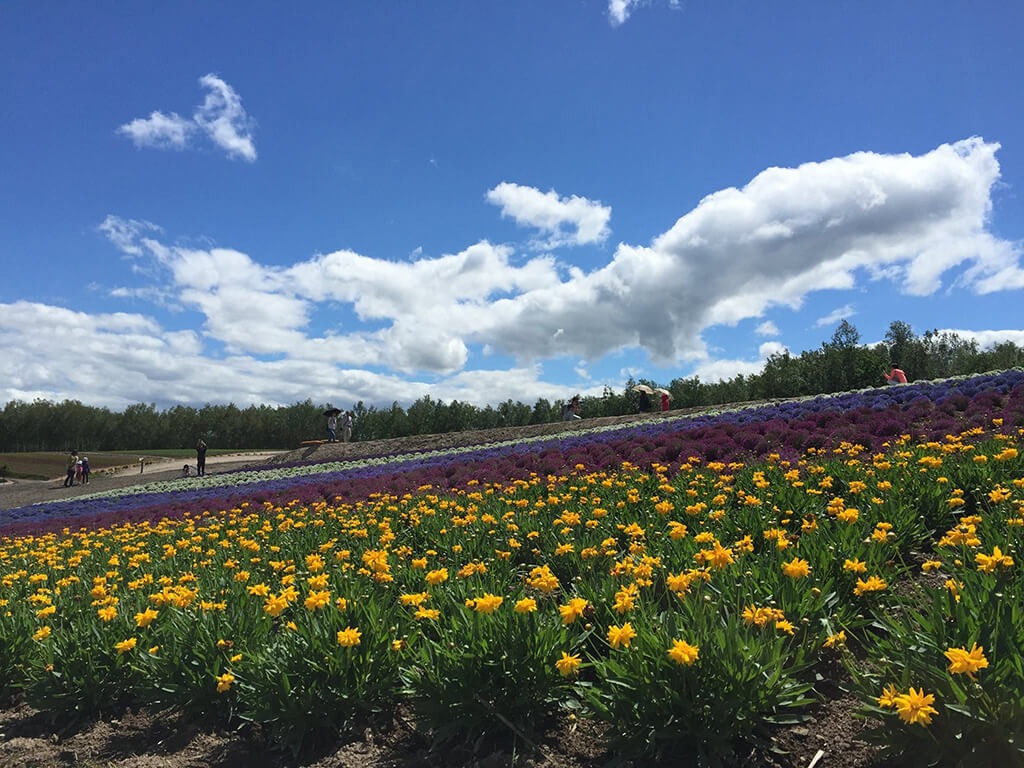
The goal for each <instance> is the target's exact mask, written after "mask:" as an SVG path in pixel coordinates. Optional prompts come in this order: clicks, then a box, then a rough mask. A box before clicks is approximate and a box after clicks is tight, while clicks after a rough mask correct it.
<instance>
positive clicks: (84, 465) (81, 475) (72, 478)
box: [64, 451, 90, 488]
mask: <svg viewBox="0 0 1024 768" xmlns="http://www.w3.org/2000/svg"><path fill="white" fill-rule="evenodd" d="M89 471H90V470H89V457H88V456H81V457H79V455H78V451H71V453H69V454H68V464H67V475H66V476H65V477H64V487H65V488H70V487H71V486H73V485H75V484H76V483H77V484H78V485H88V484H89Z"/></svg>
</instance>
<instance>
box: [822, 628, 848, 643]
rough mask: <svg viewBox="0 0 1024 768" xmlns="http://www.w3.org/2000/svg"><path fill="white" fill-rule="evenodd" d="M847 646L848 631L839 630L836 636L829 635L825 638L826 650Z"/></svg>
mask: <svg viewBox="0 0 1024 768" xmlns="http://www.w3.org/2000/svg"><path fill="white" fill-rule="evenodd" d="M844 645H846V631H845V630H842V629H841V630H839V631H838V632H836V633H835V634H834V635H829V636H828V637H826V638H825V647H826V648H839V647H841V646H844Z"/></svg>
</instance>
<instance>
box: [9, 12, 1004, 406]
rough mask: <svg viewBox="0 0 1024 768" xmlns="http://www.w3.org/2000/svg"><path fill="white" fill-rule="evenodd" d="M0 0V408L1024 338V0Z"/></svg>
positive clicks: (387, 387)
mask: <svg viewBox="0 0 1024 768" xmlns="http://www.w3.org/2000/svg"><path fill="white" fill-rule="evenodd" d="M3 18H4V21H5V22H6V23H5V24H4V25H3V26H2V27H0V44H2V45H3V46H4V49H5V51H7V52H8V55H7V56H6V57H5V59H4V60H3V61H2V62H0V77H3V80H4V82H6V83H7V84H8V92H9V93H10V94H11V98H10V101H9V103H8V106H7V108H6V109H5V110H3V111H2V112H0V126H2V130H3V136H4V139H5V141H4V142H0V168H3V169H4V172H3V173H2V174H0V199H2V200H3V205H0V274H2V275H3V280H2V282H0V346H2V348H3V349H4V354H3V356H2V359H0V404H6V403H8V402H12V401H21V402H32V401H34V400H36V399H43V400H48V401H51V402H62V401H65V400H77V401H79V402H82V403H83V404H86V405H90V406H96V407H106V408H109V409H111V410H114V411H121V410H123V409H124V408H126V407H128V406H130V405H134V404H139V403H143V404H145V403H152V404H154V405H159V406H160V407H161V408H162V409H165V408H171V407H174V406H175V405H191V406H193V407H199V406H200V405H201V404H205V403H211V404H228V403H231V404H235V405H237V406H239V407H246V406H248V405H253V404H257V405H258V404H267V405H273V406H278V405H290V404H295V403H301V402H304V401H306V400H307V399H308V400H311V401H313V402H316V403H320V404H325V403H329V402H330V403H335V404H337V403H356V402H360V401H362V402H364V403H366V404H367V405H374V406H376V407H378V408H381V407H388V406H389V405H390V404H391V403H392V402H398V403H401V404H409V403H412V402H415V401H417V400H419V399H420V398H422V397H423V396H425V395H429V396H430V397H431V398H433V399H435V400H439V401H443V402H453V401H455V400H458V401H459V402H464V403H470V404H473V405H476V406H478V407H484V406H485V405H487V404H492V405H493V404H497V403H501V402H504V401H507V400H513V401H515V402H523V403H532V402H536V400H537V399H539V398H544V399H547V400H549V401H552V402H553V401H555V400H559V399H566V398H568V397H571V396H572V395H574V394H576V393H579V394H581V395H584V396H586V395H591V396H599V395H600V393H601V392H602V391H603V389H604V388H605V387H610V388H612V389H613V390H622V389H624V388H625V385H626V382H627V381H628V380H629V379H630V378H631V377H632V378H634V379H637V380H640V379H646V380H651V381H657V382H662V383H665V382H670V381H672V380H674V379H680V378H681V379H688V378H692V377H694V376H697V377H698V378H699V379H700V380H701V381H705V382H714V381H719V380H728V379H730V378H732V377H734V376H736V375H737V374H741V373H742V374H744V375H750V374H753V373H757V372H758V371H760V370H761V369H762V368H763V366H764V363H765V361H766V360H767V359H768V358H769V357H770V356H771V355H772V354H774V353H779V352H782V351H789V352H790V353H791V354H793V355H795V356H798V355H799V354H800V353H801V352H802V351H806V350H810V349H813V348H815V347H817V346H818V345H819V344H820V343H821V342H822V341H827V340H828V339H829V338H830V336H831V334H832V333H833V332H834V330H835V329H836V327H837V326H838V324H839V323H840V322H841V321H842V320H844V319H845V320H848V321H849V322H851V323H853V324H854V325H855V326H856V327H857V329H858V331H859V332H860V335H861V339H862V341H863V342H864V343H877V342H878V341H879V340H881V339H882V338H883V337H884V335H885V332H886V330H887V328H888V325H889V323H891V322H893V321H896V320H899V321H903V322H906V323H908V324H910V325H911V326H912V327H913V329H914V330H915V332H917V333H918V334H919V335H922V334H923V333H924V332H925V331H926V330H936V331H939V332H945V331H949V332H953V333H957V334H958V335H960V336H962V337H964V338H971V339H975V340H977V341H978V343H979V344H980V345H981V346H982V347H990V346H992V345H994V344H997V343H999V342H1001V341H1012V342H1014V343H1015V344H1017V345H1018V346H1024V315H1022V313H1021V311H1020V305H1021V299H1022V293H1024V265H1022V259H1021V257H1022V252H1024V245H1022V244H1024V211H1022V209H1021V206H1020V205H1019V202H1018V200H1017V197H1018V195H1019V193H1018V192H1017V190H1018V189H1020V188H1022V186H1024V140H1022V139H1021V138H1020V135H1021V131H1020V126H1021V125H1022V124H1024V106H1021V103H1020V99H1019V98H1018V97H1017V91H1018V87H1017V82H1016V77H1015V75H1016V73H1017V72H1019V71H1020V69H1021V65H1022V63H1024V54H1022V53H1021V52H1020V46H1019V45H1017V41H1016V34H1017V30H1019V29H1021V28H1022V27H1024V6H1020V7H1017V6H1009V7H1007V6H1005V5H1004V4H1000V3H995V2H991V1H990V0H988V1H986V2H982V3H980V4H976V5H973V6H972V7H971V9H970V11H969V12H965V11H963V10H962V9H959V8H957V7H954V6H944V5H939V6H936V5H935V4H932V3H925V2H923V0H910V2H907V3H903V4H899V5H898V6H895V7H881V6H879V7H866V8H861V7H857V8H852V7H846V6H835V5H824V6H822V5H816V4H812V3H804V4H800V5H798V6H790V7H787V8H783V9H777V8H771V7H760V6H743V7H742V8H740V7H733V6H728V5H724V6H723V5H710V6H707V7H704V6H700V5H698V4H686V3H681V2H678V0H649V1H648V2H642V3H641V2H637V1H636V0H592V1H591V2H584V3H574V4H568V3H565V4H551V3H543V2H540V0H524V1H523V2H521V3H516V4H511V3H510V4H486V5H470V6H465V5H463V4H459V5H456V4H454V3H451V2H445V0H441V2H438V3H432V4H429V5H428V4H411V5H407V4H397V3H388V2H381V3H375V4H372V5H353V6H348V5H337V4H328V3H314V4H312V5H311V6H309V7H307V8H304V11H303V13H301V14H292V13H289V14H288V15H287V16H285V15H284V13H283V12H281V11H278V10H277V9H276V8H275V7H273V6H257V7H253V6H252V5H251V4H245V5H243V4H241V3H239V2H237V0H228V2H225V3H222V4H218V5H217V6H215V7H196V8H188V9H181V8H174V7H136V8H129V9H124V8H120V7H118V8H114V7H113V6H107V5H99V6H73V7H69V8H65V9H62V12H61V13H60V14H59V15H56V16H55V15H54V14H53V13H52V11H51V10H50V9H47V8H46V7H45V6H37V5H32V4H15V5H12V6H10V7H8V8H6V9H5V10H4V11H3ZM286 19H287V23H283V22H284V21H285V20H286Z"/></svg>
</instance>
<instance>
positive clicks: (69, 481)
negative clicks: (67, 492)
mask: <svg viewBox="0 0 1024 768" xmlns="http://www.w3.org/2000/svg"><path fill="white" fill-rule="evenodd" d="M77 467H78V451H72V452H71V453H69V454H68V466H67V474H66V475H65V476H64V487H65V488H70V487H71V486H73V485H74V484H75V469H76V468H77Z"/></svg>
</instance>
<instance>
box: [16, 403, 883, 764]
mask: <svg viewBox="0 0 1024 768" xmlns="http://www.w3.org/2000/svg"><path fill="white" fill-rule="evenodd" d="M681 413H684V412H683V411H667V412H663V413H657V414H646V415H644V416H642V417H638V416H618V417H604V418H596V419H584V420H582V422H575V423H555V424H542V425H535V426H529V427H516V428H508V429H501V430H485V431H477V432H462V433H451V434H447V435H420V436H414V437H408V438H396V439H392V440H380V441H375V442H359V443H326V444H322V445H314V446H308V447H301V448H299V449H296V450H293V451H284V452H279V453H276V454H274V453H270V452H268V453H266V454H258V455H245V456H243V455H225V456H208V457H207V474H215V473H217V472H225V471H229V470H232V469H240V468H242V467H245V466H250V465H254V464H267V463H288V462H294V461H312V460H320V461H322V460H325V459H340V458H356V457H360V456H379V455H389V454H400V453H407V452H414V451H422V450H430V449H437V448H446V447H457V446H462V445H474V444H480V443H485V442H495V441H500V440H515V439H521V438H523V437H532V436H538V435H545V434H557V433H558V432H561V431H565V430H569V429H574V428H578V427H580V426H598V425H602V424H617V423H626V422H630V421H636V420H638V418H639V419H661V418H664V417H666V416H678V415H680V414H681ZM170 463H171V462H170V460H169V461H168V464H170ZM179 474H180V467H178V466H177V462H174V465H173V466H168V467H167V468H166V469H161V468H160V465H156V466H148V467H147V468H146V470H145V471H144V472H143V473H139V472H138V470H137V468H135V467H131V468H128V469H125V470H122V471H121V472H114V473H108V474H95V473H94V475H93V478H92V482H91V483H90V484H89V485H87V486H75V487H72V488H63V486H62V485H61V483H62V480H51V481H29V480H18V481H12V482H7V483H0V509H10V508H13V507H19V506H23V505H26V504H33V503H39V502H41V501H50V500H53V499H61V498H70V497H73V496H77V495H81V494H84V493H94V492H96V491H99V490H107V489H110V488H123V487H128V486H131V485H137V484H139V483H148V482H153V481H156V480H167V479H170V478H173V477H177V476H179ZM838 674H839V673H838V672H836V671H833V672H832V674H831V675H830V676H835V677H838ZM827 693H829V694H831V695H830V696H829V698H827V700H826V701H825V702H824V703H823V704H822V705H821V706H820V707H818V708H817V709H816V710H814V711H812V712H811V713H810V719H809V720H808V721H807V722H805V723H802V724H800V725H796V726H786V727H782V728H780V729H778V731H777V732H776V734H775V735H774V737H773V739H772V741H773V744H774V747H775V749H772V750H757V751H754V752H752V753H751V754H750V755H748V756H746V757H744V758H742V759H740V760H738V761H737V762H735V763H734V765H736V766H737V768H811V766H814V768H870V767H871V766H875V765H877V764H878V763H877V754H876V751H875V749H874V748H873V747H871V746H869V745H868V744H867V743H866V742H864V741H863V740H862V738H861V737H862V736H863V730H864V728H865V722H864V721H862V720H859V719H857V718H855V717H854V713H855V712H856V710H857V708H858V702H857V701H856V700H855V699H854V698H853V697H852V696H850V695H848V694H844V693H842V691H841V690H840V689H839V688H838V687H836V686H830V687H829V689H828V691H827ZM603 730H604V726H602V725H601V724H599V723H596V722H592V721H589V720H585V719H579V720H575V719H571V718H568V717H565V718H562V719H560V720H559V721H557V722H556V723H555V724H554V725H553V726H552V728H551V729H550V730H549V731H548V732H547V733H546V735H545V738H544V739H543V740H542V741H541V742H540V743H536V744H532V745H531V744H527V743H524V742H523V741H522V739H520V738H517V737H516V736H515V734H513V733H511V732H510V733H509V735H508V740H507V743H505V744H501V743H497V744H493V745H491V746H490V747H487V748H483V749H481V750H480V753H478V754H474V753H473V751H472V750H471V749H469V748H464V749H455V750H451V749H449V750H445V751H438V750H432V749H431V748H430V740H429V734H427V733H425V732H423V731H422V730H421V729H418V728H417V726H416V723H415V718H414V716H413V715H412V714H411V713H408V712H399V713H395V714H393V715H391V716H388V717H382V718H381V719H380V720H379V721H377V722H374V723H369V724H368V725H367V727H366V728H365V729H364V730H363V731H362V732H361V733H358V734H355V735H348V736H339V737H337V738H336V739H334V740H333V741H331V742H330V743H322V744H316V745H312V746H309V747H307V748H305V749H304V750H303V752H302V753H300V754H299V755H297V756H293V755H289V754H281V753H280V752H278V751H276V750H275V749H274V748H273V745H272V744H268V743H267V742H266V740H265V739H263V738H262V737H261V735H260V733H259V732H258V730H256V729H253V728H252V727H250V726H246V727H243V728H241V729H239V730H236V731H225V730H222V729H218V728H212V727H209V726H208V725H206V724H204V723H202V722H195V721H194V720H188V719H186V718H184V717H183V716H182V715H180V714H179V713H174V712H152V711H145V710H143V711H127V712H120V713H116V714H106V713H96V714H94V715H90V716H88V717H81V718H79V719H76V720H72V721H66V720H65V721H61V720H54V718H53V717H52V716H50V715H49V714H48V713H45V712H39V711H37V710H35V709H33V708H32V707H30V706H29V705H28V704H27V703H25V701H24V700H23V699H21V698H20V697H18V696H15V697H13V698H12V697H7V698H6V699H0V768H8V767H10V768H15V767H17V768H50V767H51V766H53V767H65V766H67V767H69V768H70V767H72V766H80V767H82V768H149V767H150V766H155V767H157V768H206V767H207V766H220V767H223V768H228V767H232V766H245V768H286V767H287V768H300V767H301V768H447V767H449V766H452V767H455V766H467V767H468V766H472V767H473V768H505V767H506V766H522V767H523V768H592V767H596V766H605V765H609V764H612V763H616V762H618V761H616V755H614V754H612V753H610V752H608V751H607V750H606V749H605V748H604V747H603V746H602V745H603V743H604V740H603V738H602V731H603ZM819 753H820V754H819ZM663 764H664V765H680V766H685V765H689V764H690V762H689V760H688V759H687V757H685V756H679V758H678V759H676V760H673V761H671V762H665V763H663Z"/></svg>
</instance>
